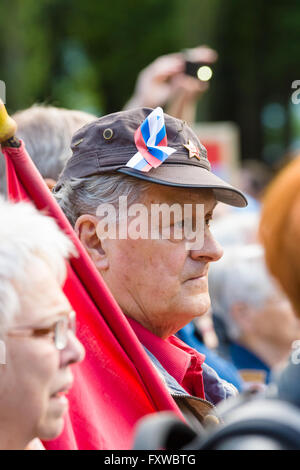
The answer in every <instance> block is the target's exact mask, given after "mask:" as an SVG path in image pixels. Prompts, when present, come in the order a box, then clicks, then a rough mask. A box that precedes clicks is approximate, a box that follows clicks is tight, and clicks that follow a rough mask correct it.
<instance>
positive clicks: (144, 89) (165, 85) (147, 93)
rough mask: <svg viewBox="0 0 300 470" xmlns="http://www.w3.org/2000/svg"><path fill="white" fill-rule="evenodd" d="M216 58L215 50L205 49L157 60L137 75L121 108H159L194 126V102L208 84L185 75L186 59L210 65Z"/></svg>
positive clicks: (192, 50) (197, 48)
mask: <svg viewBox="0 0 300 470" xmlns="http://www.w3.org/2000/svg"><path fill="white" fill-rule="evenodd" d="M217 58H218V54H217V53H216V51H214V50H213V49H211V48H209V47H207V46H199V47H195V48H193V49H187V51H186V52H184V51H182V52H177V53H174V54H166V55H163V56H160V57H158V58H157V59H155V60H154V61H153V62H152V63H151V64H150V65H148V66H147V67H145V68H144V69H143V70H142V71H141V72H140V73H139V75H138V77H137V80H136V84H135V89H134V92H133V95H132V97H131V98H130V100H129V101H128V102H127V104H126V105H125V107H124V109H125V110H126V109H132V108H137V107H149V108H155V107H157V106H161V107H163V108H164V111H165V112H166V113H168V114H170V115H171V116H174V117H176V118H178V119H183V120H185V121H187V122H188V123H189V124H192V123H194V122H195V117H196V107H197V102H198V100H199V99H200V98H201V96H202V95H203V93H205V92H206V91H207V90H208V88H209V82H208V81H203V80H199V78H196V77H195V76H191V75H187V73H186V60H187V59H188V60H190V61H191V62H194V63H198V62H203V63H205V64H214V63H215V62H216V60H217Z"/></svg>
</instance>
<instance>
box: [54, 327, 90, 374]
mask: <svg viewBox="0 0 300 470" xmlns="http://www.w3.org/2000/svg"><path fill="white" fill-rule="evenodd" d="M84 356H85V349H84V346H83V344H82V343H81V342H80V341H79V339H78V338H77V337H76V336H75V335H74V333H73V332H72V331H68V341H67V345H66V347H65V348H64V349H63V350H62V351H61V353H60V366H61V367H66V366H68V365H70V364H75V363H76V362H81V361H83V359H84Z"/></svg>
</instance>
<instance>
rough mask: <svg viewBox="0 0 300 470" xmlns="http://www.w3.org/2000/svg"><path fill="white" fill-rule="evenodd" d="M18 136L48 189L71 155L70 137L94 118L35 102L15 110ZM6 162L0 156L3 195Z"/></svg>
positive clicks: (87, 114)
mask: <svg viewBox="0 0 300 470" xmlns="http://www.w3.org/2000/svg"><path fill="white" fill-rule="evenodd" d="M12 118H13V119H14V120H15V121H16V123H17V126H18V130H17V136H18V138H19V139H22V140H23V141H24V142H25V145H26V150H27V151H28V153H29V155H30V157H31V158H32V160H33V162H34V163H35V165H36V167H37V169H38V170H39V172H40V173H41V175H42V176H43V178H44V179H45V181H46V183H47V185H48V187H49V189H52V187H53V186H54V185H55V183H56V180H57V178H58V176H59V174H60V172H61V171H62V169H63V167H64V165H65V163H66V161H67V160H68V158H69V157H70V156H71V154H72V152H71V149H70V143H71V137H72V135H73V134H74V132H76V131H77V130H78V129H80V128H81V127H82V126H84V125H85V124H87V123H89V122H91V121H94V120H95V119H97V117H96V116H94V115H93V114H89V113H86V112H83V111H77V110H69V109H64V108H57V107H54V106H45V105H40V104H34V105H33V106H31V107H30V108H28V109H25V110H22V111H18V112H17V113H15V114H14V115H13V116H12ZM5 188H6V182H5V163H4V159H3V158H1V159H0V192H1V193H2V194H5Z"/></svg>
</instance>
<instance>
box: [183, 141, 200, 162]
mask: <svg viewBox="0 0 300 470" xmlns="http://www.w3.org/2000/svg"><path fill="white" fill-rule="evenodd" d="M183 146H184V147H185V148H186V149H187V150H188V151H189V158H193V157H196V158H197V159H198V160H200V158H201V157H200V150H199V149H198V147H196V145H195V144H194V143H193V142H192V141H191V139H189V142H188V144H184V145H183Z"/></svg>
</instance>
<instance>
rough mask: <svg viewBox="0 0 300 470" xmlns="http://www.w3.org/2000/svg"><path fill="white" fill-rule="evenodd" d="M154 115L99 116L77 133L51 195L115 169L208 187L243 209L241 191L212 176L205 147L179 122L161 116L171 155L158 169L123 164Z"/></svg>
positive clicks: (169, 183) (159, 180) (139, 110)
mask: <svg viewBox="0 0 300 470" xmlns="http://www.w3.org/2000/svg"><path fill="white" fill-rule="evenodd" d="M152 111H153V109H150V108H137V109H131V110H129V111H120V112H118V113H113V114H109V115H107V116H103V117H101V118H100V119H97V120H96V121H93V122H91V123H89V124H87V125H85V126H84V127H82V128H81V129H79V131H77V132H76V133H75V134H74V136H73V138H72V143H71V148H72V151H73V155H72V157H71V158H70V159H69V160H68V161H67V164H66V166H65V168H64V170H63V171H62V173H61V175H60V177H59V180H58V182H57V185H56V187H55V188H54V191H55V192H56V191H58V190H59V188H60V187H61V185H62V183H63V182H64V181H65V180H68V179H70V178H82V177H87V176H92V175H97V174H102V173H106V172H111V171H118V172H121V173H124V174H127V175H130V176H134V177H136V178H140V179H143V180H146V181H151V182H153V183H157V184H162V185H167V186H175V187H186V188H211V189H213V191H214V194H215V196H216V199H217V200H218V201H221V202H224V203H225V204H230V205H232V206H236V207H245V206H247V199H246V198H245V196H244V195H243V193H242V192H241V191H239V190H238V189H236V188H234V187H233V186H231V185H230V184H228V183H225V181H223V180H222V179H221V178H219V177H217V176H216V175H214V174H213V173H212V172H211V167H210V163H209V161H208V158H207V151H206V148H205V147H204V146H203V145H202V144H201V143H200V142H199V140H198V138H197V136H196V134H195V133H194V132H193V131H192V129H191V128H190V127H189V126H188V125H187V124H186V123H185V122H184V121H181V120H180V119H176V118H174V117H172V116H169V115H168V114H164V120H165V127H166V133H167V140H168V144H167V145H168V147H172V148H173V149H175V150H176V151H175V152H174V153H172V155H170V156H169V157H168V158H167V159H166V160H165V161H164V162H163V163H162V164H161V165H160V166H159V167H157V168H152V169H151V170H150V171H148V172H143V171H140V170H137V169H134V168H130V167H128V166H126V164H127V162H128V161H129V160H130V158H131V157H133V156H134V155H135V154H136V152H137V147H136V145H135V141H134V134H135V131H136V130H137V129H138V127H139V126H140V125H141V124H142V122H143V121H144V120H145V118H146V117H147V116H148V115H149V114H150V113H151V112H152Z"/></svg>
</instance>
